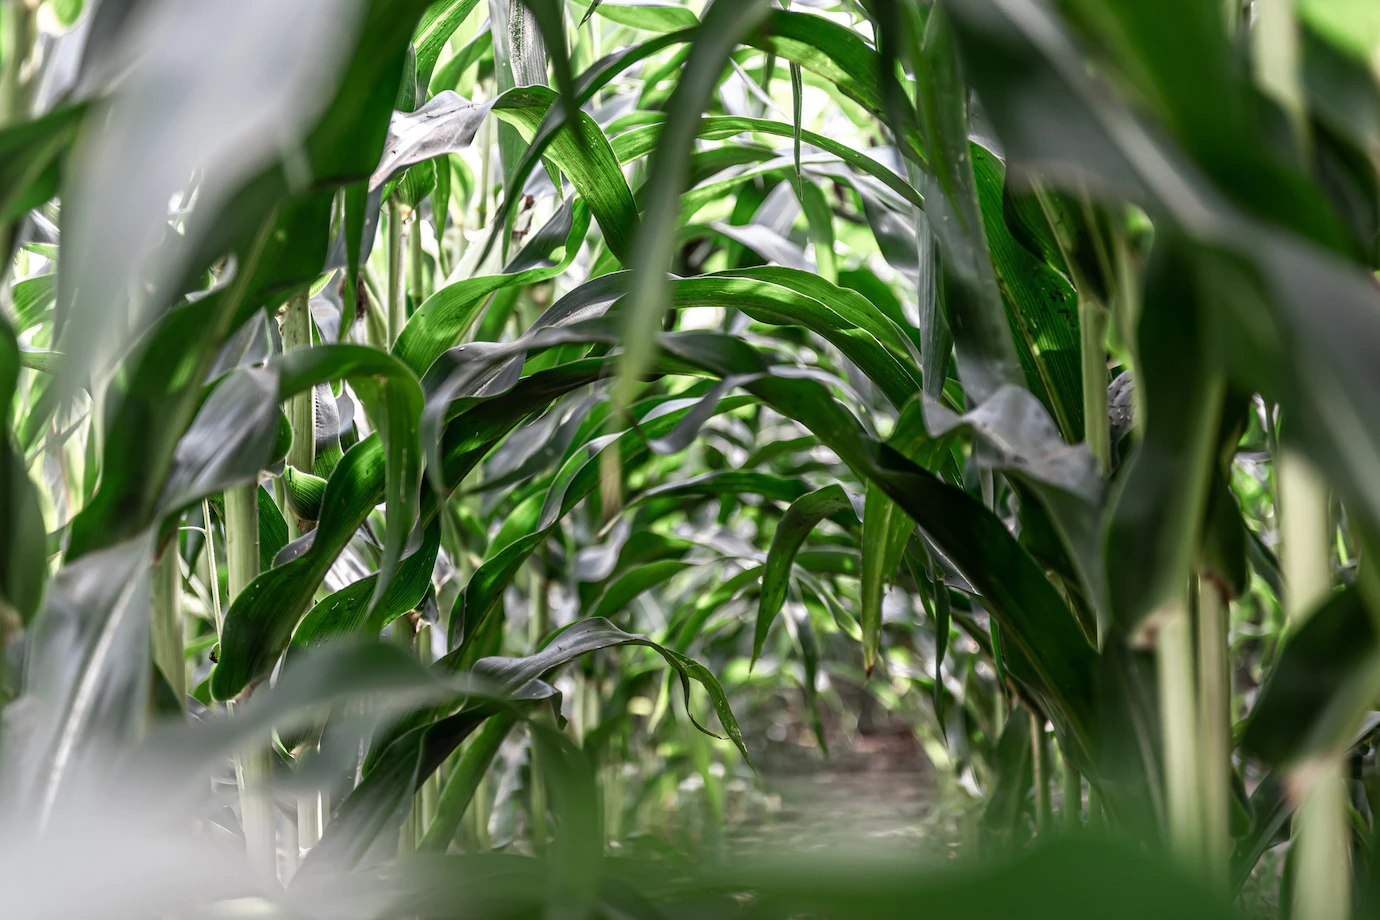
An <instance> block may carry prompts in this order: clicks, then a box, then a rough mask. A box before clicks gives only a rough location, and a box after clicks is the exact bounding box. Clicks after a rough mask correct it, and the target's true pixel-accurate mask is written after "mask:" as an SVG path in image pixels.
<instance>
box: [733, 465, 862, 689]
mask: <svg viewBox="0 0 1380 920" xmlns="http://www.w3.org/2000/svg"><path fill="white" fill-rule="evenodd" d="M852 510H853V503H852V499H851V498H850V497H849V495H848V493H847V492H845V491H844V490H843V488H842V487H841V486H838V485H831V486H825V487H824V488H822V489H818V490H816V491H814V492H811V493H809V494H808V495H803V496H801V497H800V498H798V499H796V500H795V501H794V502H792V503H791V506H790V507H789V508H787V509H786V513H785V514H784V515H783V516H782V518H781V521H780V522H779V523H778V524H777V525H776V532H775V533H774V534H773V535H772V538H771V548H770V549H768V550H767V562H766V565H765V566H764V567H763V569H762V594H761V598H760V599H759V601H758V606H757V625H756V628H755V630H754V632H753V638H752V663H753V664H756V663H757V659H758V658H760V657H761V655H762V646H763V644H764V643H765V642H766V640H767V632H768V631H769V630H770V629H771V624H772V621H773V620H775V619H776V615H777V614H778V613H779V612H780V611H781V605H782V604H783V603H785V601H786V588H787V586H788V583H789V578H790V574H791V566H792V564H793V563H794V562H795V556H796V553H797V552H798V551H799V550H800V547H801V546H802V545H803V544H804V542H805V540H806V538H807V537H809V535H810V531H812V530H814V528H815V525H816V524H818V523H819V522H820V521H822V520H824V519H825V518H827V517H830V516H832V515H835V514H839V513H841V512H845V511H852Z"/></svg>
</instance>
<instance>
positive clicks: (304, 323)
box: [282, 291, 316, 473]
mask: <svg viewBox="0 0 1380 920" xmlns="http://www.w3.org/2000/svg"><path fill="white" fill-rule="evenodd" d="M311 324H312V321H311V305H310V302H309V301H308V299H307V292H306V291H303V292H302V293H300V294H294V295H293V296H292V297H291V298H289V299H288V302H287V310H286V311H285V312H284V313H283V323H282V332H283V350H284V351H296V350H298V349H301V348H310V347H311ZM288 421H289V422H290V423H291V424H292V446H291V447H289V448H288V454H287V462H288V465H289V466H292V467H293V468H295V469H298V470H301V471H302V472H304V473H314V472H316V394H315V392H314V391H313V390H311V389H307V390H305V391H303V392H301V393H298V394H296V395H295V396H293V397H292V399H291V400H289V402H288Z"/></svg>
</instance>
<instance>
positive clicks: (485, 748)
mask: <svg viewBox="0 0 1380 920" xmlns="http://www.w3.org/2000/svg"><path fill="white" fill-rule="evenodd" d="M516 722H517V719H516V717H515V716H513V715H512V714H511V713H499V714H498V715H495V716H494V717H493V718H491V719H489V721H488V722H486V723H484V727H483V728H482V729H480V730H479V732H478V733H477V734H475V735H474V737H473V738H471V740H470V741H469V743H468V744H467V745H466V746H465V751H464V753H463V754H461V755H460V760H459V762H458V763H457V764H456V765H455V769H454V770H452V771H451V774H450V776H448V777H446V783H445V786H444V787H443V788H442V789H441V793H440V795H439V797H438V798H437V801H436V810H435V813H434V817H433V818H432V820H431V823H430V824H429V825H428V826H427V829H426V834H425V835H423V837H422V840H421V843H419V844H417V849H418V850H421V851H425V852H433V853H444V852H445V851H446V847H447V846H449V845H450V841H451V840H452V839H454V837H455V831H456V829H457V828H458V827H459V826H460V822H461V820H462V819H463V818H464V816H465V814H466V812H467V811H468V810H470V808H471V803H475V810H476V811H482V804H481V803H479V802H476V801H475V799H476V793H477V792H479V790H480V786H481V781H482V780H483V779H484V776H485V774H486V773H487V772H488V769H489V765H490V764H491V763H493V759H494V756H495V755H496V754H497V753H498V749H499V746H500V745H502V744H503V739H504V738H506V737H507V736H508V732H509V731H510V730H511V729H512V727H513V725H514V724H515V723H516Z"/></svg>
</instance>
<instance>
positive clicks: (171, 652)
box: [152, 532, 187, 706]
mask: <svg viewBox="0 0 1380 920" xmlns="http://www.w3.org/2000/svg"><path fill="white" fill-rule="evenodd" d="M152 608H153V635H152V639H153V663H154V665H155V666H156V667H157V668H158V670H160V671H162V672H163V677H164V678H165V679H166V680H167V682H168V686H169V687H171V688H172V692H173V695H174V696H176V697H177V701H178V703H180V704H183V705H184V706H185V704H186V698H187V657H186V653H185V651H184V648H185V647H184V645H183V633H182V565H181V559H180V557H179V556H178V552H177V534H176V533H175V532H174V534H173V537H172V540H171V541H170V542H169V543H168V545H167V546H166V547H164V549H163V555H161V556H160V557H158V561H157V562H155V563H154V564H153V597H152Z"/></svg>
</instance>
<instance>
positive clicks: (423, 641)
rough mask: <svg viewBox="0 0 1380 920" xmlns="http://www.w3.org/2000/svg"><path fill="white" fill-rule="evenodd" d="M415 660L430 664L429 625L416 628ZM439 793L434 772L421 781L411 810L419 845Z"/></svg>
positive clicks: (431, 820) (430, 822) (434, 809)
mask: <svg viewBox="0 0 1380 920" xmlns="http://www.w3.org/2000/svg"><path fill="white" fill-rule="evenodd" d="M416 649H417V660H418V661H420V662H421V663H422V664H431V662H432V655H431V624H430V623H425V622H423V623H420V624H419V625H418V627H417V640H416ZM440 793H441V777H440V775H439V774H438V773H437V772H436V771H432V773H431V775H430V776H428V777H427V778H426V779H424V780H423V781H422V788H421V789H420V790H419V791H418V792H417V796H416V800H415V801H414V803H413V806H412V807H413V808H414V809H415V811H416V813H417V820H416V822H415V839H416V841H417V843H418V844H420V843H421V840H422V835H423V832H424V831H425V830H426V829H427V828H428V827H430V826H431V824H432V822H433V821H434V820H435V818H436V806H437V799H438V798H439V796H440Z"/></svg>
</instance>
